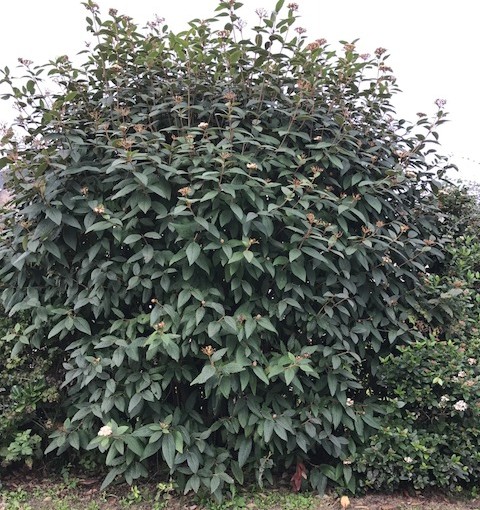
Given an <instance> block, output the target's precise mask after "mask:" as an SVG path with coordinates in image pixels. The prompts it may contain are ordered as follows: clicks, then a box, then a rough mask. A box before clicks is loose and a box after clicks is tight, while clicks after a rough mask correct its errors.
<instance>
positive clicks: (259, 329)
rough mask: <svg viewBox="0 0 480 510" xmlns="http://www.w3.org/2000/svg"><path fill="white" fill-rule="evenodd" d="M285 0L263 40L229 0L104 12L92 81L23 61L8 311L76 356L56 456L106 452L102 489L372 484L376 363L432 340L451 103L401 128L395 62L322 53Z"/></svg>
mask: <svg viewBox="0 0 480 510" xmlns="http://www.w3.org/2000/svg"><path fill="white" fill-rule="evenodd" d="M283 3H284V2H283V1H282V0H280V1H279V2H278V3H277V6H276V9H275V10H274V11H273V13H272V14H271V15H270V16H265V15H263V14H262V13H260V14H259V21H258V24H257V25H256V26H255V27H254V28H253V31H254V34H253V37H252V38H251V39H248V38H245V37H244V36H243V35H242V28H241V25H239V18H238V15H237V13H236V10H237V8H238V7H239V5H240V4H236V3H234V2H224V3H221V4H220V6H219V7H218V9H217V12H218V13H217V15H216V17H215V18H214V19H213V20H210V21H206V22H201V21H199V20H195V21H192V22H191V23H190V28H189V29H188V30H187V31H186V32H183V33H181V34H173V33H171V32H170V31H169V30H168V29H167V28H166V27H161V26H159V25H158V24H152V25H151V26H150V31H149V32H148V33H141V32H139V31H138V29H137V27H136V26H135V25H134V24H133V23H132V21H131V20H130V19H129V18H127V17H124V16H119V15H118V14H117V13H116V12H115V11H113V10H112V11H111V13H110V14H111V19H108V20H106V21H102V20H101V19H100V17H99V13H98V9H97V7H96V6H95V4H94V3H93V2H87V4H86V6H87V8H88V10H89V12H90V14H89V17H88V18H87V23H88V27H89V30H90V31H91V32H93V33H94V34H95V35H97V36H98V43H97V44H96V45H95V46H94V47H93V48H92V49H91V50H89V51H88V52H87V54H86V60H85V65H84V66H82V67H81V68H74V67H73V64H72V63H71V62H70V61H69V60H68V58H66V57H62V58H60V59H57V60H56V61H54V62H51V63H49V64H48V65H46V66H42V67H33V66H32V65H31V64H30V63H29V62H23V71H24V73H25V78H24V85H21V84H17V83H18V82H17V81H16V80H14V79H13V78H12V77H11V74H10V70H8V69H5V70H4V73H3V80H2V81H3V83H5V84H8V85H10V86H11V87H12V89H11V93H10V94H7V96H10V97H13V98H14V99H15V100H16V102H17V104H18V105H19V106H20V107H21V108H24V109H25V110H26V111H27V112H28V114H29V118H28V121H27V120H25V122H24V123H23V127H24V128H25V130H26V135H25V138H24V139H23V140H22V141H19V140H18V138H16V137H15V136H13V135H8V136H7V141H6V142H5V143H7V148H6V150H5V153H4V157H3V158H2V159H1V160H0V161H1V162H2V164H3V165H8V178H9V180H8V187H9V189H10V190H11V192H12V194H13V195H14V200H13V202H12V207H11V209H9V210H7V211H6V212H5V215H4V224H5V226H4V231H3V234H2V242H1V246H0V257H1V261H2V262H1V264H2V270H1V271H0V276H1V278H2V281H3V284H4V291H3V293H2V300H3V303H4V305H5V307H6V308H7V309H8V311H9V312H10V313H11V314H15V313H18V312H21V311H25V312H26V313H28V314H29V317H31V322H30V323H29V325H28V327H27V328H26V329H25V331H24V335H25V338H26V339H27V342H26V343H27V344H28V345H29V346H30V347H31V348H34V349H45V348H46V349H49V348H58V349H60V350H61V351H65V352H67V353H68V355H69V359H68V360H67V361H66V362H65V363H64V364H63V368H64V375H65V379H64V387H65V388H66V389H67V390H68V393H69V399H68V401H67V403H66V412H67V413H68V418H67V419H66V420H65V422H64V426H63V427H62V428H59V429H58V430H56V431H55V432H54V433H53V434H52V435H51V439H52V442H51V443H50V446H49V447H48V448H47V452H50V451H54V450H56V451H57V453H59V454H62V453H63V452H65V451H67V450H68V449H73V450H76V451H82V450H94V451H98V452H100V453H101V454H102V455H103V458H104V460H105V464H106V465H107V466H108V467H109V469H110V471H109V473H108V475H107V477H106V479H105V482H104V485H107V484H109V483H111V482H112V481H113V480H114V479H115V478H116V477H117V476H118V475H122V476H123V477H124V478H125V479H126V480H127V481H128V482H129V483H132V482H133V481H134V480H136V479H138V478H140V477H142V476H147V474H150V473H151V472H152V470H153V469H158V470H159V471H160V472H162V473H163V474H164V475H165V476H170V477H172V479H173V480H174V481H175V483H176V484H177V485H178V487H179V488H180V489H181V490H182V491H183V492H185V493H188V492H190V491H194V492H205V491H206V492H208V493H213V494H214V495H215V497H216V498H217V499H220V497H221V494H222V492H224V491H225V490H227V489H228V488H232V487H233V486H234V485H235V484H243V483H244V481H245V480H252V479H256V480H257V482H258V483H259V484H260V485H262V484H266V483H271V482H272V481H273V476H274V475H275V474H283V473H284V472H285V471H291V472H293V471H294V469H295V465H297V467H298V465H300V464H299V463H300V462H304V463H305V464H306V465H307V472H306V473H305V475H306V476H307V478H308V481H309V482H310V483H311V484H312V485H313V486H314V487H315V488H316V489H317V490H320V491H323V490H324V489H325V486H326V484H327V481H328V480H329V479H330V480H333V481H334V482H335V483H336V484H339V485H341V486H344V487H346V488H347V489H348V490H350V491H354V490H355V486H356V482H355V478H354V476H353V474H352V473H353V472H352V468H351V466H350V465H349V463H348V459H349V458H350V457H351V456H352V455H354V454H355V452H356V450H357V446H358V445H359V444H362V443H363V442H365V441H366V440H367V439H368V437H369V436H370V434H371V433H372V431H373V430H375V429H377V428H378V427H379V421H378V419H377V418H376V416H377V415H378V413H379V412H382V406H381V405H380V404H378V402H376V399H375V398H374V396H373V395H372V394H371V392H370V391H369V388H370V386H371V384H372V380H374V378H375V373H376V370H377V368H378V365H379V362H380V358H381V357H382V356H385V355H387V354H388V353H389V352H390V351H391V348H392V345H393V344H396V343H404V342H405V341H406V340H408V339H409V338H410V337H411V335H414V334H416V331H415V329H414V328H413V327H412V326H411V325H410V323H409V322H408V321H409V318H410V317H411V316H412V313H413V310H415V309H418V308H419V299H420V297H422V295H423V292H424V283H423V280H422V278H421V275H420V276H419V273H425V272H426V270H427V266H429V265H431V264H434V263H435V262H436V260H437V259H438V258H439V257H441V256H442V240H441V239H440V238H439V237H438V235H437V226H436V217H437V216H436V214H437V203H436V198H435V195H434V194H433V193H431V189H434V190H435V189H437V187H438V183H437V182H436V181H435V180H434V178H433V177H434V173H435V172H436V171H438V172H439V173H440V174H441V172H442V171H443V166H444V165H445V161H444V160H443V159H442V158H441V157H440V156H438V155H437V154H436V152H435V147H434V146H430V145H429V144H430V141H429V140H428V138H427V135H424V134H422V132H421V131H419V130H421V129H425V131H426V133H427V134H431V133H433V135H434V137H436V133H435V131H434V130H435V129H436V127H437V126H438V125H439V124H441V123H442V122H443V117H444V112H443V110H442V109H441V106H442V105H439V106H440V109H439V110H438V112H437V114H436V115H435V116H434V118H433V119H432V120H429V119H427V118H426V117H424V116H422V117H421V118H420V119H419V121H418V125H417V126H408V125H407V124H406V123H405V122H404V121H396V120H395V119H394V118H393V117H392V114H393V108H392V106H391V104H390V97H391V95H392V94H393V93H395V92H396V87H395V80H394V78H393V77H392V76H391V74H390V70H389V68H388V67H387V66H386V64H385V60H386V55H385V54H384V53H385V50H383V49H382V48H378V49H377V50H376V52H375V57H373V58H370V57H365V58H362V57H361V56H360V55H358V54H357V52H356V51H355V45H354V44H348V43H345V44H344V47H343V49H342V50H340V51H339V52H338V53H337V52H336V51H333V50H332V49H330V48H329V47H328V46H327V45H326V43H325V41H323V40H317V41H314V42H311V43H309V44H306V39H305V36H303V35H302V34H301V30H297V31H296V32H294V35H293V36H292V31H293V26H294V23H295V14H294V9H293V8H289V10H288V13H287V14H286V15H285V16H284V17H281V16H280V10H281V8H282V5H283ZM222 20H224V21H225V22H226V23H224V25H223V26H222V25H221V26H220V28H221V29H220V30H217V28H216V26H217V25H215V24H216V23H217V24H218V23H219V22H220V21H222ZM45 75H47V76H49V77H50V78H53V79H54V80H55V81H56V83H57V84H58V86H59V87H60V88H61V90H60V92H56V93H54V94H53V96H52V97H51V98H49V97H46V96H45V95H43V94H42V92H41V90H42V76H45ZM432 143H436V142H435V139H433V141H432ZM427 144H428V145H427ZM426 147H429V149H428V157H426V152H427V151H426ZM16 348H17V349H18V346H16ZM301 475H303V473H301ZM300 481H301V480H300Z"/></svg>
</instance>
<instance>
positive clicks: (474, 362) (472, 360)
mask: <svg viewBox="0 0 480 510" xmlns="http://www.w3.org/2000/svg"><path fill="white" fill-rule="evenodd" d="M468 364H469V365H476V364H477V360H476V359H475V358H468Z"/></svg>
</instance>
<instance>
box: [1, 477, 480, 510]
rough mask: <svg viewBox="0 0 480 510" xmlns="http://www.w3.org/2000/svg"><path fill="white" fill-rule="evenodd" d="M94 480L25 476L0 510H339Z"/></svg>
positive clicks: (280, 496) (269, 495)
mask: <svg viewBox="0 0 480 510" xmlns="http://www.w3.org/2000/svg"><path fill="white" fill-rule="evenodd" d="M99 486H100V481H98V480H88V479H82V478H68V477H67V478H66V479H63V480H62V479H60V480H53V479H43V480H41V479H38V478H33V477H32V478H31V479H28V478H27V479H25V478H23V479H22V480H17V481H13V480H8V481H6V482H5V483H4V485H3V486H1V485H0V510H335V509H338V510H341V506H340V502H339V500H338V498H337V497H335V496H333V495H330V496H324V497H319V496H317V495H315V494H312V493H298V494H297V493H292V492H288V491H287V490H284V489H272V490H269V491H263V492H242V493H240V494H238V495H236V496H235V497H233V498H231V499H229V500H225V501H224V502H222V503H215V502H213V501H211V500H200V499H195V498H194V497H190V496H189V497H179V496H173V494H172V487H171V485H170V484H164V483H160V484H151V483H150V484H142V485H133V486H132V487H128V486H125V485H123V486H118V487H116V488H115V489H110V490H107V491H102V492H101V491H100V490H99ZM350 499H351V505H350V506H349V508H348V510H407V509H408V510H467V509H468V510H480V500H476V499H473V500H467V499H456V500H451V499H448V498H446V497H443V496H440V495H437V496H432V495H431V496H429V497H423V496H422V495H416V496H409V495H406V494H395V495H378V494H377V495H369V496H365V497H358V498H353V497H352V498H350Z"/></svg>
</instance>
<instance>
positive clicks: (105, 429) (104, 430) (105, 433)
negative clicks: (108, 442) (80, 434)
mask: <svg viewBox="0 0 480 510" xmlns="http://www.w3.org/2000/svg"><path fill="white" fill-rule="evenodd" d="M112 434H113V430H112V427H110V425H104V426H103V427H102V428H101V429H100V430H99V431H98V435H99V436H103V437H108V436H111V435H112Z"/></svg>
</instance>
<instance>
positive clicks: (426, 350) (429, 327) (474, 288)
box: [354, 187, 480, 491]
mask: <svg viewBox="0 0 480 510" xmlns="http://www.w3.org/2000/svg"><path fill="white" fill-rule="evenodd" d="M440 197H441V208H440V214H439V219H441V222H440V228H441V230H442V231H443V233H444V235H446V236H448V238H449V245H448V248H447V250H446V257H445V260H444V261H443V262H442V264H439V265H437V266H436V267H434V268H433V269H434V272H433V273H431V274H427V275H425V279H426V283H427V292H426V294H425V297H426V303H425V304H424V305H423V308H422V312H421V318H419V319H418V320H417V321H416V323H415V324H416V327H417V329H418V330H420V331H421V332H422V333H423V334H425V336H426V338H425V339H423V340H419V341H417V342H415V343H412V344H411V345H408V346H403V347H399V349H398V351H397V352H396V353H392V354H390V355H389V356H387V357H386V358H385V359H384V360H383V362H382V365H381V367H380V369H379V373H378V379H377V382H378V383H379V384H380V385H381V388H382V389H381V391H379V394H380V395H382V397H383V398H386V399H387V402H388V404H387V408H388V409H387V410H386V412H385V418H384V420H383V422H382V428H381V429H380V430H379V431H378V433H377V434H375V435H374V436H372V437H371V438H370V440H369V441H368V443H367V447H366V448H362V452H361V454H360V455H359V456H358V457H357V459H356V460H355V467H354V469H355V470H356V471H357V472H359V473H361V476H359V480H362V482H361V483H362V485H363V486H364V487H368V488H375V489H379V490H394V489H397V488H398V487H400V486H402V485H409V486H413V487H415V488H416V489H425V488H427V487H440V488H443V489H446V490H450V491H456V490H458V489H461V488H462V487H467V486H468V487H475V486H476V485H478V482H479V474H480V454H479V452H478V441H479V437H480V428H479V427H478V423H479V413H480V400H479V399H478V396H479V394H480V393H479V391H480V378H479V368H478V363H479V359H478V353H479V349H480V340H479V339H478V333H479V326H480V299H479V293H478V290H479V288H480V243H479V242H478V240H477V239H478V234H477V233H476V232H477V231H478V227H479V225H480V222H479V220H480V214H479V211H478V202H477V200H476V197H475V196H474V195H472V194H471V193H470V192H469V191H468V190H465V189H459V188H452V187H447V188H443V189H442V191H441V193H440ZM439 318H441V320H438V319H439Z"/></svg>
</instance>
